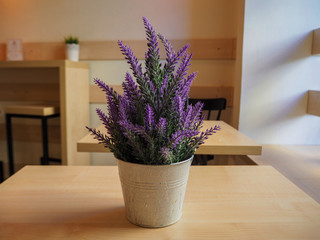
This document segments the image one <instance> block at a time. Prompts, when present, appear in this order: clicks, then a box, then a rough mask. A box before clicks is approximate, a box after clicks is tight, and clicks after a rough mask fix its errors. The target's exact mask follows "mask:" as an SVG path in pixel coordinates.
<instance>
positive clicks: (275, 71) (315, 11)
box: [239, 0, 320, 144]
mask: <svg viewBox="0 0 320 240" xmlns="http://www.w3.org/2000/svg"><path fill="white" fill-rule="evenodd" d="M319 27H320V1H319V0H308V1H305V0H268V1H259V0H246V1H245V18H244V39H243V59H242V60H243V61H242V89H241V91H242V93H241V104H240V119H239V129H240V130H241V131H242V132H244V133H245V134H247V135H248V136H250V137H251V138H253V139H254V140H256V141H257V142H259V143H267V144H320V117H317V116H312V115H307V114H306V107H307V106H306V104H307V95H306V93H307V91H308V90H309V89H313V90H320V56H312V55H311V45H312V30H313V29H316V28H319Z"/></svg>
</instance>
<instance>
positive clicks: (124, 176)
mask: <svg viewBox="0 0 320 240" xmlns="http://www.w3.org/2000/svg"><path fill="white" fill-rule="evenodd" d="M143 22H144V26H145V30H146V34H147V41H148V44H147V45H148V50H147V52H146V54H145V71H144V72H143V67H142V65H141V64H139V63H138V60H137V58H136V57H135V56H134V54H133V52H132V50H131V49H130V47H128V46H126V45H124V44H123V43H122V42H121V41H118V44H119V46H120V49H121V51H122V53H123V55H124V56H125V59H126V60H127V62H128V63H129V65H130V68H131V70H132V74H133V77H132V75H130V74H129V73H126V76H125V81H124V82H123V84H122V87H123V90H124V94H123V95H120V94H118V93H117V92H116V91H114V90H113V89H112V88H110V87H109V86H108V85H106V84H105V83H104V82H103V81H101V80H100V79H95V80H94V82H95V83H96V84H97V85H98V86H99V87H100V88H101V89H102V90H103V91H104V92H105V93H106V98H107V105H108V108H107V112H108V113H107V114H106V113H104V112H103V111H102V110H101V109H97V114H98V116H99V118H100V120H101V121H102V122H103V124H104V126H105V128H106V130H107V133H108V134H107V135H105V134H103V133H101V132H99V131H98V130H96V129H92V128H89V127H87V128H88V129H89V131H90V132H91V133H92V134H93V136H94V138H96V139H98V140H99V142H100V143H101V144H104V145H105V147H107V148H109V149H110V150H111V152H113V153H114V156H115V157H116V159H117V163H118V167H119V176H120V180H121V184H122V191H123V196H124V200H125V206H126V215H127V218H128V220H129V221H130V222H132V223H134V224H136V225H139V226H145V227H163V226H167V225H170V224H172V223H174V222H176V221H178V220H179V219H180V217H181V214H182V205H183V200H184V193H185V189H186V184H187V179H188V175H189V167H190V165H191V161H192V159H193V155H194V152H195V150H196V149H197V148H198V147H199V145H201V144H202V143H203V142H204V140H205V139H207V138H208V136H209V135H211V134H213V133H214V132H215V131H216V130H219V127H218V126H216V127H215V128H211V129H207V130H206V131H204V132H200V128H201V127H202V122H203V117H201V110H202V104H201V103H200V102H198V103H197V104H195V105H194V106H193V105H191V104H188V94H189V90H190V86H191V83H192V81H193V80H194V78H195V77H196V73H191V74H190V75H188V74H187V71H188V69H189V66H190V60H191V57H192V54H188V52H187V49H188V47H189V46H188V45H187V46H185V47H183V48H182V49H180V50H179V51H178V52H175V51H174V50H173V47H172V46H171V44H170V42H169V41H168V40H167V39H166V38H165V37H163V36H162V35H160V34H156V32H155V31H154V29H153V27H152V26H151V24H150V23H149V21H148V20H147V18H143ZM158 39H160V41H161V42H162V44H163V45H164V48H165V51H166V59H165V63H164V64H161V63H160V56H159V46H158V45H159V44H158ZM134 78H135V81H134Z"/></svg>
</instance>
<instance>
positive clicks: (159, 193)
mask: <svg viewBox="0 0 320 240" xmlns="http://www.w3.org/2000/svg"><path fill="white" fill-rule="evenodd" d="M192 159H193V157H191V158H190V159H188V160H186V161H183V162H179V163H175V164H171V165H144V164H135V163H129V162H125V161H122V160H119V159H117V163H118V169H119V177H120V181H121V186H122V193H123V198H124V202H125V209H126V216H127V219H128V220H129V221H130V222H131V223H133V224H135V225H138V226H142V227H165V226H168V225H171V224H173V223H175V222H177V221H178V220H179V219H180V218H181V216H182V207H183V201H184V195H185V191H186V187H187V182H188V177H189V169H190V165H191V162H192Z"/></svg>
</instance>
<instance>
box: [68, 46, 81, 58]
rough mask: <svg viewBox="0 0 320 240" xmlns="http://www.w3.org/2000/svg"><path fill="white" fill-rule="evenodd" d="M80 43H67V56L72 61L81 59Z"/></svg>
mask: <svg viewBox="0 0 320 240" xmlns="http://www.w3.org/2000/svg"><path fill="white" fill-rule="evenodd" d="M79 49H80V45H79V44H75V43H72V44H66V57H67V59H68V60H70V61H76V62H77V61H79Z"/></svg>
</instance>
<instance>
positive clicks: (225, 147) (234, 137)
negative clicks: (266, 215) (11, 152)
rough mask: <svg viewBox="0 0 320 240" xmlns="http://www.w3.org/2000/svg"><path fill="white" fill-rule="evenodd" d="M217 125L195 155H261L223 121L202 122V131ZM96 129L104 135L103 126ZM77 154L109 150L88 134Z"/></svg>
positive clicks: (241, 135) (245, 137) (245, 138)
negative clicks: (215, 130) (215, 129)
mask: <svg viewBox="0 0 320 240" xmlns="http://www.w3.org/2000/svg"><path fill="white" fill-rule="evenodd" d="M215 125H219V126H220V127H221V130H220V131H217V132H216V133H214V134H213V135H211V136H210V137H209V138H208V139H207V140H206V141H205V143H204V144H203V145H201V146H200V147H199V149H198V150H197V151H196V153H195V154H214V155H261V151H262V146H261V144H258V143H256V142H254V141H253V140H251V139H250V138H249V137H247V136H246V135H244V134H243V133H241V132H239V131H238V130H237V129H235V128H233V127H231V126H230V125H228V124H227V123H225V122H223V121H204V124H203V128H202V129H201V130H202V131H205V129H208V128H210V127H214V126H215ZM98 129H99V130H100V131H101V132H103V133H106V130H105V128H104V126H103V125H100V126H99V127H98ZM77 147H78V151H79V152H106V151H109V149H107V148H105V147H104V146H103V145H101V144H99V143H98V141H97V140H96V139H93V136H92V135H90V134H89V133H88V134H87V135H86V136H84V137H83V138H82V139H81V140H80V141H78V144H77Z"/></svg>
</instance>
